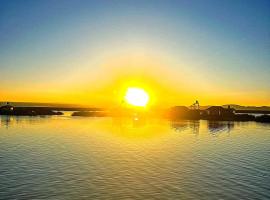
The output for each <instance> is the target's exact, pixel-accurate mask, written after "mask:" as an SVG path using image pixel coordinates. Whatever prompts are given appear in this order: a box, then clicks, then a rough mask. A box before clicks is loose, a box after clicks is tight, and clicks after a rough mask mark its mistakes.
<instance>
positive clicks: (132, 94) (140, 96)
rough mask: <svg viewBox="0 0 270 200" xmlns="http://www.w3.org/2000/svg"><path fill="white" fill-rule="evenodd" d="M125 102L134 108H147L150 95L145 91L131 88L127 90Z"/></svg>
mask: <svg viewBox="0 0 270 200" xmlns="http://www.w3.org/2000/svg"><path fill="white" fill-rule="evenodd" d="M125 100H126V102H127V103H128V104H131V105H133V106H140V107H145V106H146V105H147V103H148V101H149V95H148V94H147V92H146V91H145V90H144V89H141V88H134V87H132V88H131V87H130V88H128V89H127V92H126V95H125Z"/></svg>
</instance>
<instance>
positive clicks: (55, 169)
mask: <svg viewBox="0 0 270 200" xmlns="http://www.w3.org/2000/svg"><path fill="white" fill-rule="evenodd" d="M0 119H1V120H0V199H72V200H73V199H116V200H120V199H207V200H208V199H270V125H267V124H261V123H255V122H245V123H233V122H211V123H209V122H207V121H180V122H177V123H176V122H175V123H172V122H169V121H165V120H164V121H161V120H151V121H133V120H131V119H122V120H119V119H118V120H116V119H112V118H80V117H77V118H76V117H73V118H72V117H69V116H57V117H45V118H39V117H6V116H1V117H0Z"/></svg>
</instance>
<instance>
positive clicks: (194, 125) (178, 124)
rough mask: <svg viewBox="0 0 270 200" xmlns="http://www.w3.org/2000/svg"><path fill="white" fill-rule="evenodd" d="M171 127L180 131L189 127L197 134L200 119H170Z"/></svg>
mask: <svg viewBox="0 0 270 200" xmlns="http://www.w3.org/2000/svg"><path fill="white" fill-rule="evenodd" d="M170 126H171V128H172V129H173V130H174V131H176V132H182V131H185V130H187V129H191V130H192V133H193V134H195V135H198V134H199V132H200V121H199V120H189V121H185V120H184V121H170Z"/></svg>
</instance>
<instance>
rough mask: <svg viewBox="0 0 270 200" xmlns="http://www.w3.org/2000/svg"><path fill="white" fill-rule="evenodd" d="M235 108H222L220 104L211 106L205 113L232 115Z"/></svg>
mask: <svg viewBox="0 0 270 200" xmlns="http://www.w3.org/2000/svg"><path fill="white" fill-rule="evenodd" d="M234 113H235V110H234V109H233V108H230V106H228V108H223V107H222V106H211V107H209V108H207V109H206V110H205V114H206V115H210V116H225V115H233V114H234Z"/></svg>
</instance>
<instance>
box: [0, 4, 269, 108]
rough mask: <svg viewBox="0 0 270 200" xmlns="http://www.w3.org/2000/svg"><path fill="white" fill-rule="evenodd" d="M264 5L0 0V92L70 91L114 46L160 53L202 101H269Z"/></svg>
mask: <svg viewBox="0 0 270 200" xmlns="http://www.w3.org/2000/svg"><path fill="white" fill-rule="evenodd" d="M269 11H270V1H248V0H246V1H229V0H227V1H202V0H201V1H199V0H198V1H113V0H112V1H61V0H59V1H50V0H46V1H41V0H36V1H30V0H26V1H3V0H0V74H1V82H0V83H1V86H0V90H2V92H1V95H2V96H3V97H2V100H6V99H11V100H26V101H31V98H32V96H33V95H31V93H34V94H35V95H34V96H36V98H35V99H34V100H37V101H46V100H49V101H52V99H46V98H44V97H43V96H42V94H44V95H45V94H46V95H48V94H51V93H57V92H58V91H63V90H65V91H66V92H65V95H68V94H67V93H68V91H71V90H74V88H72V89H70V87H69V85H72V84H73V85H74V81H75V80H78V79H80V80H85V81H82V82H81V83H80V84H84V83H87V79H92V78H94V77H91V74H93V73H92V72H94V71H98V70H100V67H99V66H100V65H105V64H104V63H106V62H107V61H106V60H108V58H111V57H118V54H117V53H116V52H118V53H119V54H121V55H123V57H124V56H126V57H129V56H133V54H136V55H137V53H138V54H140V55H141V54H143V55H156V57H158V59H159V57H164V58H162V59H161V60H166V64H165V65H164V66H163V67H159V70H161V69H160V68H163V69H162V71H164V70H165V71H168V77H165V78H166V79H170V77H171V76H170V73H169V72H171V73H172V74H174V75H175V74H177V73H178V74H179V76H183V77H182V79H183V80H185V83H188V87H190V89H192V90H194V92H195V93H196V96H197V97H198V98H201V99H203V100H205V103H206V104H207V102H208V101H209V102H210V103H212V102H213V101H217V103H223V102H222V101H220V99H222V98H224V96H228V99H229V100H230V101H231V102H228V103H237V100H239V95H240V96H243V99H241V102H239V103H243V104H270V100H269V99H270V78H269V77H270V75H269V74H270V58H269V53H270V12H269ZM123 52H124V53H123ZM134 52H135V53H134ZM160 55H161V56H160ZM154 57H155V56H154ZM121 59H122V58H121ZM121 59H120V60H121ZM147 62H149V61H147ZM119 65H121V64H119ZM126 67H127V68H128V66H126ZM112 68H113V67H112ZM110 69H111V68H110ZM111 70H112V71H113V69H111ZM123 70H124V69H123ZM78 71H81V72H82V73H83V74H87V73H89V76H88V77H85V76H83V75H80V73H78ZM103 73H109V72H105V71H103ZM130 73H132V72H130ZM74 74H76V78H75V77H74V76H75V75H74ZM107 76H110V75H109V74H107ZM184 76H185V78H184ZM187 76H188V78H186V77H187ZM176 79H177V78H176ZM188 79H191V80H193V81H190V80H188ZM63 82H64V83H65V84H63ZM103 82H104V81H103ZM192 82H194V83H196V85H201V86H202V87H204V88H205V89H202V90H199V89H197V87H194V86H192ZM48 83H52V84H53V87H54V89H53V90H52V89H44V88H50V87H52V86H51V85H50V84H48ZM87 84H88V83H87ZM179 84H183V82H179ZM33 85H34V88H33ZM46 86H47V87H46ZM167 86H168V87H171V86H170V84H167ZM78 87H81V88H82V87H83V86H82V85H80V86H78ZM29 88H30V89H29ZM40 90H42V93H41V92H40ZM179 92H182V93H185V91H184V90H181V89H180V90H179ZM205 92H208V93H216V96H217V97H214V96H213V97H211V98H210V97H209V98H207V97H206V96H204V95H203V93H205ZM18 93H25V94H27V95H28V97H27V95H26V96H25V98H22V95H20V96H18V95H16V94H18ZM81 93H83V91H81ZM184 96H185V95H184ZM186 96H188V95H186ZM252 96H253V97H252ZM244 97H246V99H248V100H247V101H245V100H244ZM255 97H256V99H255ZM190 98H191V97H190ZM190 98H188V97H187V99H186V101H189V100H190ZM182 99H184V98H182ZM267 99H268V100H267ZM59 101H60V100H59ZM176 101H177V99H176ZM183 102H184V103H185V101H183Z"/></svg>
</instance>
